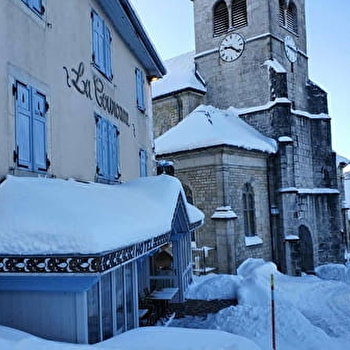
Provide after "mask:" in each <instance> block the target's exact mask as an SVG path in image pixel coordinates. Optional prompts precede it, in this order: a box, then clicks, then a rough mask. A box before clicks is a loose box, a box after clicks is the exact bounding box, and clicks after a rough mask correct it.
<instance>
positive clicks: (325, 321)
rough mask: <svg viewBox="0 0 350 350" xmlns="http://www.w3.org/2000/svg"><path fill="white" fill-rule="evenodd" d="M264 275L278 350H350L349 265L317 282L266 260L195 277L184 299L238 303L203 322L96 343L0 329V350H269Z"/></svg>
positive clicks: (322, 272)
mask: <svg viewBox="0 0 350 350" xmlns="http://www.w3.org/2000/svg"><path fill="white" fill-rule="evenodd" d="M271 274H273V275H274V280H275V306H276V332H277V337H276V345H277V346H276V349H277V350H292V349H293V350H295V349H298V350H326V349H327V350H348V349H349V348H350V266H348V267H347V266H344V265H335V264H329V265H325V266H321V267H319V268H318V269H317V275H318V277H316V276H302V277H291V276H286V275H283V274H281V273H279V272H278V271H277V269H276V266H275V265H274V264H273V263H271V262H265V261H263V260H261V259H248V260H247V261H245V262H244V263H243V264H242V265H241V266H240V267H239V269H238V274H237V276H230V275H215V274H212V275H207V276H201V277H196V278H195V281H194V283H193V284H192V285H191V287H190V290H189V291H188V298H192V299H204V300H212V299H233V298H237V300H238V305H237V306H231V307H229V308H226V309H223V310H221V311H220V312H218V313H216V314H210V315H208V317H205V318H203V317H189V316H188V317H185V318H182V319H173V320H172V321H171V323H170V327H144V328H139V329H135V330H132V331H129V332H126V333H123V334H122V335H119V336H116V337H114V338H112V339H110V340H107V341H105V342H102V343H100V344H96V345H75V344H65V343H58V342H49V341H47V340H43V339H40V338H36V337H33V336H31V335H28V334H26V333H23V332H20V331H16V330H12V329H9V328H6V327H1V326H0V349H1V350H41V349H43V350H44V349H45V350H75V349H77V350H78V349H81V350H86V349H90V350H93V349H107V350H108V349H110V350H112V349H113V350H138V349H142V350H151V349H152V350H163V349H167V350H213V349H215V350H270V349H272V346H271V302H270V299H271V287H270V278H271ZM186 328H188V329H186ZM223 331H224V332H223Z"/></svg>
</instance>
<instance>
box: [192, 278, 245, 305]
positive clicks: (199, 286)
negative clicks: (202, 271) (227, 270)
mask: <svg viewBox="0 0 350 350" xmlns="http://www.w3.org/2000/svg"><path fill="white" fill-rule="evenodd" d="M240 284H241V277H239V276H232V275H216V274H210V275H206V276H193V283H192V284H191V285H190V287H189V289H188V291H187V293H186V298H187V299H197V300H216V299H236V298H237V289H238V288H239V286H240Z"/></svg>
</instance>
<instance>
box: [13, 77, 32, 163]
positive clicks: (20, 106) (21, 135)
mask: <svg viewBox="0 0 350 350" xmlns="http://www.w3.org/2000/svg"><path fill="white" fill-rule="evenodd" d="M30 95H31V94H30V88H29V87H27V86H25V85H23V84H20V83H17V93H16V152H17V164H18V165H19V166H22V167H25V168H28V169H31V164H32V145H31V133H32V122H31V119H32V105H31V98H30V97H31V96H30Z"/></svg>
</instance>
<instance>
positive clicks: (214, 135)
mask: <svg viewBox="0 0 350 350" xmlns="http://www.w3.org/2000/svg"><path fill="white" fill-rule="evenodd" d="M194 130H196V132H195V133H194V132H193V131H194ZM218 145H227V146H235V147H240V148H244V149H247V150H257V151H261V152H267V153H275V152H276V151H277V144H276V141H275V140H273V139H271V138H268V137H266V136H264V135H262V134H261V133H259V132H258V131H257V130H256V129H254V128H253V127H251V126H250V125H248V124H247V123H245V122H244V121H243V120H242V119H240V118H239V117H238V115H237V113H236V112H235V111H234V109H232V108H229V109H227V110H222V109H218V108H215V107H213V106H206V105H200V106H198V107H197V108H196V109H195V110H194V111H193V112H191V113H190V114H189V115H188V116H187V117H186V118H185V119H183V120H182V121H181V122H180V123H178V124H177V125H176V126H174V127H173V128H171V129H170V130H168V131H167V132H165V133H164V134H163V135H161V136H159V137H158V138H156V139H155V151H156V153H157V154H158V155H162V154H168V153H173V152H181V151H188V150H194V149H199V148H202V147H212V146H218Z"/></svg>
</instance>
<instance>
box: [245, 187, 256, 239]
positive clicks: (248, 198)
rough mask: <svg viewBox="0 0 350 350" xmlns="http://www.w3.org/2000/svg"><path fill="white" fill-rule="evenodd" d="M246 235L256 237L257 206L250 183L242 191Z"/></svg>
mask: <svg viewBox="0 0 350 350" xmlns="http://www.w3.org/2000/svg"><path fill="white" fill-rule="evenodd" d="M242 202H243V216H244V233H245V235H246V236H255V235H256V232H255V204H254V192H253V188H252V186H251V185H250V184H249V183H246V184H245V185H244V186H243V191H242Z"/></svg>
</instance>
